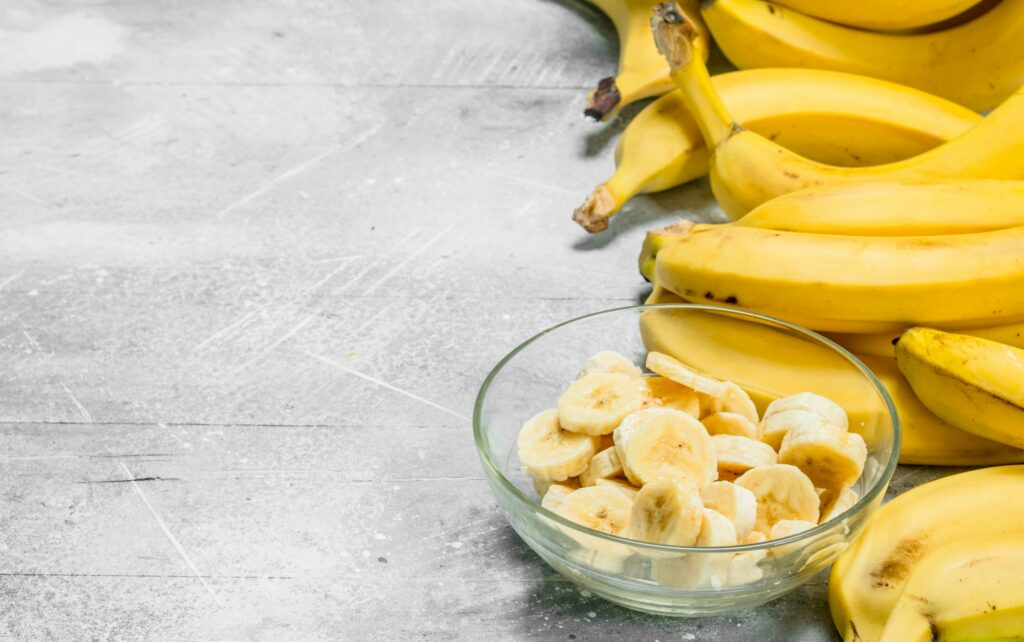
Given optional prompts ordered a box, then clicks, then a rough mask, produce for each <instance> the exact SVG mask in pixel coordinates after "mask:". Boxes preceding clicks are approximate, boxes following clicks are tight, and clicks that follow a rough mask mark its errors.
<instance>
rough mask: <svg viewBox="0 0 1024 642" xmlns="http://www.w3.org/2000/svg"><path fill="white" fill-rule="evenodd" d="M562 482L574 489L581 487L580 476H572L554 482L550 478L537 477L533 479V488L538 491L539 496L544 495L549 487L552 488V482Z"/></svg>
mask: <svg viewBox="0 0 1024 642" xmlns="http://www.w3.org/2000/svg"><path fill="white" fill-rule="evenodd" d="M556 483H557V484H561V485H562V486H568V487H569V488H570V489H572V490H576V489H577V488H579V487H580V480H579V478H578V477H570V478H569V479H566V480H564V481H560V482H553V481H551V480H550V479H535V480H533V490H535V491H536V492H537V497H542V498H543V497H544V495H546V494H547V492H548V489H549V488H551V486H552V484H556Z"/></svg>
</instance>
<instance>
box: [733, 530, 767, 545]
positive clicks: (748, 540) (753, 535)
mask: <svg viewBox="0 0 1024 642" xmlns="http://www.w3.org/2000/svg"><path fill="white" fill-rule="evenodd" d="M767 541H768V536H767V535H765V534H764V533H762V532H761V531H750V532H749V533H747V536H746V537H744V538H742V539H740V544H762V543H764V542H767Z"/></svg>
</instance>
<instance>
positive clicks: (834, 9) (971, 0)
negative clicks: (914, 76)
mask: <svg viewBox="0 0 1024 642" xmlns="http://www.w3.org/2000/svg"><path fill="white" fill-rule="evenodd" d="M977 3H978V0H913V1H910V0H903V1H902V2H893V0H860V1H859V2H836V1H835V0H778V1H777V2H776V3H775V4H778V5H782V6H783V7H788V8H790V9H793V10H795V11H799V12H800V13H803V14H806V15H808V16H813V17H815V18H820V19H821V20H828V21H829V22H834V23H836V24H839V25H844V26H847V27H856V28H859V29H870V30H873V31H904V30H907V29H918V28H921V27H927V26H929V25H934V24H936V23H939V22H943V21H946V20H949V19H950V18H953V17H955V16H958V15H960V14H962V13H963V12H965V11H967V10H968V9H970V8H971V7H973V6H974V5H975V4H977Z"/></svg>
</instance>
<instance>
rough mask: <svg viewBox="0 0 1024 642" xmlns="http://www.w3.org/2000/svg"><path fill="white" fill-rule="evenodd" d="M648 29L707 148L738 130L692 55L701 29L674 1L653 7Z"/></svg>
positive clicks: (704, 68)
mask: <svg viewBox="0 0 1024 642" xmlns="http://www.w3.org/2000/svg"><path fill="white" fill-rule="evenodd" d="M651 30H652V31H653V32H654V42H655V44H656V45H657V46H658V51H660V52H661V55H663V56H665V58H666V60H668V64H669V68H670V71H669V76H671V78H672V80H673V81H674V82H675V83H676V86H677V87H679V89H680V90H681V91H682V93H683V98H684V99H685V100H686V106H687V107H688V108H689V109H690V111H691V112H692V113H693V116H694V118H695V119H696V120H697V124H698V125H699V126H700V131H701V133H702V134H703V135H704V141H705V142H706V143H707V145H708V148H709V149H712V150H713V149H715V148H716V147H718V146H719V145H721V144H722V143H724V142H725V141H726V140H727V139H728V138H729V137H730V136H732V135H733V133H734V132H736V131H737V130H738V129H739V125H737V124H736V121H735V120H733V117H732V115H730V114H729V110H728V109H726V107H725V103H723V102H722V99H721V97H719V95H718V92H716V91H715V88H714V87H713V86H712V84H711V75H710V74H709V73H708V68H707V66H706V65H705V64H704V59H703V58H702V57H701V56H700V55H694V43H695V41H696V40H697V38H698V37H699V36H700V31H699V30H698V29H697V26H696V25H695V24H694V22H693V21H692V20H691V19H690V18H688V17H687V16H686V14H685V13H683V12H682V10H680V9H679V6H678V5H677V4H675V3H674V2H663V3H661V4H659V5H658V6H656V7H655V8H654V17H653V18H651Z"/></svg>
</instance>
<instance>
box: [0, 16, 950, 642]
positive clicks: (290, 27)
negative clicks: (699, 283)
mask: <svg viewBox="0 0 1024 642" xmlns="http://www.w3.org/2000/svg"><path fill="white" fill-rule="evenodd" d="M615 55H616V45H615V41H614V34H613V32H612V30H611V26H610V24H609V23H608V22H607V21H606V20H605V19H604V18H603V17H602V16H600V15H599V14H598V13H597V12H596V11H595V10H593V9H591V8H590V7H588V6H587V5H585V4H583V3H582V2H576V1H571V0H564V1H550V0H509V1H503V2H490V3H481V2H472V1H470V0H453V1H450V2H435V3H425V2H391V1H388V2H383V1H382V2H372V1H369V0H364V1H361V2H338V1H336V0H332V1H330V2H327V1H315V0H310V1H284V2H253V1H250V2H242V1H239V0H225V1H223V2H206V1H201V0H179V1H174V2H171V1H164V2H150V3H140V2H128V1H124V0H122V1H117V0H111V1H108V2H104V1H102V0H98V1H92V2H61V1H53V2H42V1H40V2H23V1H22V0H15V1H14V2H13V3H11V2H7V3H4V7H3V8H0V83H2V86H3V91H2V92H0V140H2V141H3V144H2V145H0V434H2V440H0V636H6V637H8V638H12V639H25V640H38V639H46V638H53V639H87V638H104V639H105V638H116V639H237V640H241V639H262V640H282V639H348V640H371V639H372V640H376V639H380V640H393V639H431V640H448V639H469V640H475V639H525V638H535V639H545V640H569V639H577V640H593V639H630V640H662V641H667V640H697V639H699V640H830V639H833V638H834V635H835V634H834V633H833V630H832V627H831V624H830V621H829V618H828V615H827V605H826V600H825V578H824V577H822V578H819V579H818V580H816V581H814V582H812V583H810V584H809V585H807V586H806V587H805V588H803V589H802V590H800V591H798V592H797V593H796V594H794V595H791V596H789V597H787V598H785V599H782V600H780V601H778V602H775V603H773V604H770V605H767V606H764V607H761V608H758V609H755V610H752V611H749V612H744V613H738V614H736V615H734V616H731V617H723V618H717V619H707V620H673V619H667V618H654V617H649V616H645V615H641V614H637V613H633V612H630V611H627V610H624V609H621V608H618V607H615V606H611V605H609V604H607V603H605V602H603V601H601V600H599V599H597V598H595V597H592V596H590V595H589V594H587V593H586V592H582V591H580V590H578V589H577V588H575V587H574V586H573V585H572V584H570V583H568V582H566V581H565V580H563V579H562V578H561V577H559V576H558V575H556V574H554V573H553V572H552V571H551V570H550V569H549V568H547V567H546V566H545V565H544V564H543V563H542V562H541V561H540V560H539V559H538V558H537V557H536V556H535V555H534V554H532V553H531V552H530V551H529V550H528V549H526V547H525V546H524V545H523V544H521V543H520V541H519V540H518V538H517V537H516V535H515V534H514V533H513V532H512V531H511V530H510V528H509V527H508V526H507V525H506V524H505V522H504V520H503V518H502V517H501V515H500V513H499V512H498V510H497V507H496V504H495V502H494V500H493V499H492V497H491V494H490V491H489V489H488V487H487V484H486V482H485V481H484V480H483V478H482V472H481V469H480V466H479V464H478V462H477V458H476V454H475V452H474V447H473V441H472V437H471V429H470V422H469V419H468V417H469V415H470V413H471V406H472V402H473V399H474V395H475V394H476V390H477V387H478V386H479V384H480V382H481V380H482V379H483V377H484V375H485V374H486V373H487V371H488V370H489V369H490V367H491V366H492V365H493V364H494V363H495V362H496V361H497V360H498V359H499V358H500V357H501V356H502V355H504V354H505V353H506V352H507V351H508V350H509V349H510V348H512V347H513V346H515V345H516V344H517V343H518V342H520V341H521V340H523V339H524V338H526V337H528V336H529V335H531V334H533V333H534V332H535V331H537V330H540V329H542V328H544V327H546V326H548V325H550V324H552V323H555V322H557V321H561V320H564V319H566V318H569V317H572V316H576V315H579V314H582V313H586V312H590V311H594V310H598V309H602V308H607V307H613V306H620V305H624V304H629V303H632V302H635V301H638V300H640V299H641V298H642V297H643V296H644V294H645V292H646V288H645V284H644V283H643V282H642V281H641V280H640V278H639V277H638V276H637V274H636V268H635V256H636V253H637V251H638V248H639V243H640V240H641V237H642V233H643V230H644V229H645V228H647V227H650V226H652V225H654V224H656V223H660V222H665V221H669V220H671V219H672V218H673V214H670V213H669V212H670V211H671V210H673V209H676V210H679V211H684V210H685V211H686V212H687V214H688V215H690V216H703V217H705V218H707V217H714V216H716V215H715V214H714V205H713V204H712V202H711V199H710V197H709V194H708V192H707V189H706V186H704V185H696V186H693V187H690V188H687V189H684V190H677V191H676V192H674V193H671V194H669V195H667V196H663V197H658V199H638V200H637V201H636V202H635V203H634V204H633V205H632V206H630V208H629V209H628V211H627V214H626V215H623V216H622V217H620V218H619V219H616V220H615V222H614V224H613V225H612V228H611V230H610V231H609V232H607V233H605V234H603V235H601V236H598V237H594V238H586V237H585V236H584V235H583V233H582V232H581V231H580V230H579V229H577V227H576V226H575V224H573V223H572V222H571V221H570V220H569V214H570V212H571V211H572V208H573V207H574V206H575V205H577V204H578V203H579V202H580V201H581V200H582V198H583V196H584V195H585V194H586V192H587V191H589V189H590V188H591V187H593V186H594V185H595V184H596V183H598V182H600V180H601V179H602V178H603V177H604V176H605V175H606V174H607V173H608V172H609V171H610V169H611V167H612V160H611V152H612V146H613V143H614V138H615V135H616V134H617V132H618V130H619V129H620V128H621V122H618V123H613V124H611V125H604V126H602V125H595V124H592V123H588V122H585V121H584V120H583V119H582V117H581V115H580V108H581V104H582V101H583V97H584V94H585V88H586V87H587V86H588V85H589V84H590V83H591V82H593V81H595V80H596V79H597V78H600V77H601V76H604V75H607V74H608V73H609V72H610V71H611V70H612V69H613V68H614V65H615ZM927 475H930V473H927V472H926V471H922V470H913V469H906V470H901V471H900V473H899V474H898V477H897V481H896V482H895V487H896V488H897V489H901V488H905V487H907V486H909V485H912V484H913V483H914V482H915V481H918V480H919V479H923V478H924V476H927Z"/></svg>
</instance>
